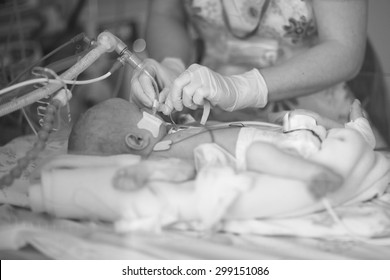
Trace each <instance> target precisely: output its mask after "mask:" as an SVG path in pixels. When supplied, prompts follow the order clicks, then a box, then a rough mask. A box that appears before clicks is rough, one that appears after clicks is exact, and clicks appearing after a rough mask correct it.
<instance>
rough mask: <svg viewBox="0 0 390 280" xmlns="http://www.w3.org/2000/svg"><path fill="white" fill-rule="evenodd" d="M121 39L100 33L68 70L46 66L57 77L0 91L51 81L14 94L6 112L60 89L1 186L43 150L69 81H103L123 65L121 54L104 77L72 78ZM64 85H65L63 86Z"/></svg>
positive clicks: (1, 107) (68, 95)
mask: <svg viewBox="0 0 390 280" xmlns="http://www.w3.org/2000/svg"><path fill="white" fill-rule="evenodd" d="M118 40H119V39H117V38H116V37H114V36H113V35H112V34H110V33H108V32H103V33H101V34H99V36H98V37H97V41H96V43H95V46H94V48H93V49H92V50H91V51H89V52H88V53H87V54H86V55H85V56H84V57H82V58H81V59H80V60H79V61H78V62H77V63H76V64H74V65H73V66H72V67H71V68H69V69H68V70H67V71H65V72H64V73H63V74H61V75H59V76H58V75H57V74H55V73H54V72H53V71H51V70H50V69H47V70H46V72H48V73H51V74H52V75H53V76H54V78H55V79H48V78H42V79H34V80H30V81H26V82H22V83H19V84H14V85H12V86H10V87H8V88H5V89H2V90H1V91H0V95H2V94H5V93H7V92H9V91H12V90H14V89H17V88H19V87H23V86H25V85H28V84H36V83H44V82H46V83H48V84H46V85H45V86H43V87H40V88H37V89H36V90H34V91H32V92H30V93H28V94H25V95H22V96H18V97H16V98H14V99H12V100H11V101H9V102H8V103H5V104H1V105H0V116H3V115H6V114H8V113H11V112H13V111H16V110H18V109H22V108H23V107H26V106H28V105H30V104H32V103H34V102H37V101H39V100H41V99H43V98H47V97H50V96H51V95H52V94H54V93H55V92H57V91H59V90H60V91H59V93H58V94H57V95H56V96H55V97H54V98H53V100H52V101H50V104H49V105H48V107H47V108H45V114H44V118H43V122H42V128H41V129H40V131H39V132H38V133H37V135H38V139H37V142H36V143H35V145H34V147H33V148H32V149H31V150H30V151H29V152H27V153H26V155H25V156H24V157H22V158H21V159H19V160H18V163H17V165H16V166H15V167H13V168H12V169H11V170H10V172H9V173H8V174H6V175H4V176H3V177H1V178H0V188H2V187H5V186H10V185H11V184H12V183H13V181H14V179H16V178H18V177H20V176H21V174H22V171H23V170H24V169H25V168H26V167H27V166H28V164H29V162H30V161H31V160H34V159H35V158H36V157H37V156H38V154H39V153H40V151H42V150H43V149H44V148H45V145H46V141H47V140H48V138H49V134H50V132H51V131H52V129H53V124H54V120H55V114H56V112H57V111H58V110H59V108H60V107H62V106H65V105H66V104H68V100H69V99H70V98H71V93H70V91H69V90H68V89H67V88H66V84H85V83H91V82H96V81H100V80H102V79H104V78H107V77H108V76H110V75H111V73H112V72H113V71H115V70H116V69H118V68H119V67H120V65H121V64H122V65H123V63H124V62H123V58H122V59H119V62H117V63H116V64H114V66H113V67H112V68H111V70H110V72H108V73H107V74H105V75H103V76H102V77H99V78H96V79H92V80H88V81H73V80H72V79H74V78H76V77H77V76H78V75H79V74H80V73H82V72H83V71H84V70H86V69H87V68H88V67H89V66H91V65H92V63H93V62H95V61H96V60H97V59H99V57H100V56H101V55H103V54H104V53H106V52H112V51H114V49H116V48H117V45H120V44H119V43H118ZM127 55H128V53H127ZM134 61H135V60H134ZM44 70H45V69H44ZM14 81H16V79H15V80H14ZM61 88H63V89H62V90H61Z"/></svg>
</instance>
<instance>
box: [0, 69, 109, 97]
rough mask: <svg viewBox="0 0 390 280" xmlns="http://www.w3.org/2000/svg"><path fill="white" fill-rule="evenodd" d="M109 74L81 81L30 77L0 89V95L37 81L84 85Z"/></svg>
mask: <svg viewBox="0 0 390 280" xmlns="http://www.w3.org/2000/svg"><path fill="white" fill-rule="evenodd" d="M110 75H111V72H107V73H106V74H104V75H102V76H100V77H97V78H94V79H89V80H83V81H77V80H63V79H58V80H56V79H46V78H37V79H31V80H27V81H24V82H20V83H17V84H14V85H12V86H10V87H7V88H5V89H2V90H0V95H3V94H5V93H7V92H10V91H12V90H15V89H17V88H20V87H24V86H28V85H31V84H38V83H45V82H49V83H65V84H69V85H86V84H91V83H95V82H99V81H101V80H104V79H106V78H108V77H109V76H110Z"/></svg>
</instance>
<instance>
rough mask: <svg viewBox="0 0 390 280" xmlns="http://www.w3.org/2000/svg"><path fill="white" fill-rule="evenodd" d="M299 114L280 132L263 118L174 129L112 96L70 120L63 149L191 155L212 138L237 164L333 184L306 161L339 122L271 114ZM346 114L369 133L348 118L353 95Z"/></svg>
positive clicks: (356, 115)
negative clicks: (72, 122) (302, 120)
mask: <svg viewBox="0 0 390 280" xmlns="http://www.w3.org/2000/svg"><path fill="white" fill-rule="evenodd" d="M303 115H305V116H309V124H307V123H306V124H303V127H302V126H300V125H301V124H298V126H296V127H290V128H287V131H285V133H283V131H282V128H281V127H277V126H272V125H269V126H267V125H264V123H258V124H256V123H251V124H249V125H243V123H228V124H217V125H213V126H206V127H195V126H185V127H184V128H186V129H182V130H178V129H175V126H174V125H173V124H169V123H166V122H164V121H163V119H162V118H161V117H160V116H158V115H156V116H153V115H152V114H151V111H149V109H140V108H138V107H137V106H136V105H135V104H133V103H130V102H128V101H126V100H123V99H119V98H113V99H109V100H107V101H104V102H102V103H100V104H98V105H96V106H94V107H92V108H91V109H89V110H88V111H87V112H86V113H85V114H84V115H83V116H82V117H81V118H80V119H79V120H78V121H77V122H76V123H75V125H74V127H73V129H72V132H71V134H70V137H69V143H68V151H69V153H73V154H88V155H115V154H136V155H140V156H142V157H143V158H180V159H184V160H189V161H193V159H194V150H195V151H196V148H197V147H198V146H200V145H202V144H207V143H214V144H215V145H218V146H219V147H220V148H221V150H222V151H223V152H224V153H226V154H227V155H228V156H227V158H232V159H233V162H234V164H235V165H236V168H237V169H238V170H249V171H256V172H262V173H267V174H272V175H276V176H281V177H286V178H294V179H298V180H303V181H305V182H309V185H316V186H319V185H323V186H324V188H325V189H327V190H329V188H331V189H334V188H337V187H338V186H339V185H340V184H341V183H342V178H341V177H340V176H339V175H338V174H337V173H336V172H334V171H332V170H331V169H330V168H328V167H325V166H323V165H321V164H319V163H316V162H313V161H311V160H310V156H311V155H312V154H313V153H316V151H318V150H319V149H320V147H321V142H322V141H323V140H324V138H326V137H327V136H326V135H327V130H326V129H331V128H334V127H342V125H340V124H337V123H335V122H332V121H330V120H328V119H326V118H322V117H320V116H319V115H317V114H315V113H312V112H309V111H305V110H296V111H293V112H290V113H289V114H287V115H286V112H284V113H280V114H279V115H278V116H276V117H275V120H276V121H280V120H281V119H284V120H285V124H284V126H286V119H287V118H286V117H289V118H291V117H294V116H303ZM351 118H352V120H351V121H352V122H351V123H349V124H348V125H349V126H351V127H352V128H354V129H357V130H358V131H359V132H361V131H363V134H362V135H363V136H364V135H365V134H367V135H368V137H366V138H368V139H372V137H373V136H372V137H371V134H372V132H371V134H370V127H369V125H368V123H367V125H366V126H364V125H363V126H364V129H363V130H362V129H361V127H360V126H356V125H355V124H354V121H356V120H361V119H363V120H365V119H364V118H363V115H362V110H361V107H360V103H359V102H358V101H355V102H354V103H353V105H352V108H351ZM290 124H291V123H290ZM243 126H244V127H243ZM367 128H368V129H367ZM367 130H368V132H367ZM172 131H174V133H172ZM370 137H371V138H370ZM369 141H372V140H369ZM374 145H375V143H374Z"/></svg>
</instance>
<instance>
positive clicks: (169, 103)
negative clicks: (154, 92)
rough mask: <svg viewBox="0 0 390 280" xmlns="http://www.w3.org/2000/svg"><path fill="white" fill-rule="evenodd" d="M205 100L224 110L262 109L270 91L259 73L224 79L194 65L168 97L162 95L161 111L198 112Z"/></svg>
mask: <svg viewBox="0 0 390 280" xmlns="http://www.w3.org/2000/svg"><path fill="white" fill-rule="evenodd" d="M205 100H208V101H210V103H211V104H212V105H214V106H215V105H217V106H219V107H220V108H222V109H223V110H226V111H234V110H239V109H242V108H246V107H259V108H262V107H264V106H265V105H266V104H267V100H268V88H267V85H266V83H265V81H264V78H263V76H262V75H261V74H260V72H259V71H258V70H257V69H253V70H251V71H248V72H246V73H244V74H240V75H233V76H223V75H221V74H218V73H216V72H214V71H212V70H210V69H209V68H207V67H205V66H201V65H198V64H192V65H191V66H190V67H188V69H187V70H186V71H184V72H183V73H182V74H181V75H180V76H179V77H178V78H177V79H176V80H175V81H174V83H173V84H172V88H171V89H170V91H169V93H168V95H167V96H164V95H160V103H164V104H163V105H161V107H160V111H162V112H163V113H164V114H166V115H168V114H170V113H171V112H172V110H173V109H176V110H177V111H181V110H183V106H185V107H188V108H190V109H196V108H197V107H198V106H199V105H203V104H204V102H205Z"/></svg>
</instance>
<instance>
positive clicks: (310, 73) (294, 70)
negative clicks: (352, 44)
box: [260, 41, 364, 101]
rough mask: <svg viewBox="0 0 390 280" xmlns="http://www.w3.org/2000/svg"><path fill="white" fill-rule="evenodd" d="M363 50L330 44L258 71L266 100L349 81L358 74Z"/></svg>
mask: <svg viewBox="0 0 390 280" xmlns="http://www.w3.org/2000/svg"><path fill="white" fill-rule="evenodd" d="M363 54H364V48H361V49H360V50H358V51H355V52H354V51H351V50H350V49H349V48H348V47H346V46H344V45H342V44H340V43H338V42H335V41H330V42H326V43H323V44H320V45H318V46H315V47H313V48H310V49H308V50H306V51H305V52H302V53H301V54H299V55H297V56H295V57H293V58H291V59H290V60H287V61H286V62H285V63H283V64H280V65H277V66H274V67H269V68H265V69H260V72H261V74H262V75H263V76H264V79H265V81H266V84H267V86H268V91H269V95H268V98H269V100H270V101H278V100H282V99H286V98H292V97H299V96H303V95H308V94H312V93H315V92H319V91H321V90H324V89H326V88H328V87H330V86H333V85H335V84H337V83H339V82H342V81H347V80H350V79H351V78H353V77H354V76H355V75H356V74H357V73H358V71H359V69H360V67H361V64H362V58H363Z"/></svg>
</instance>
